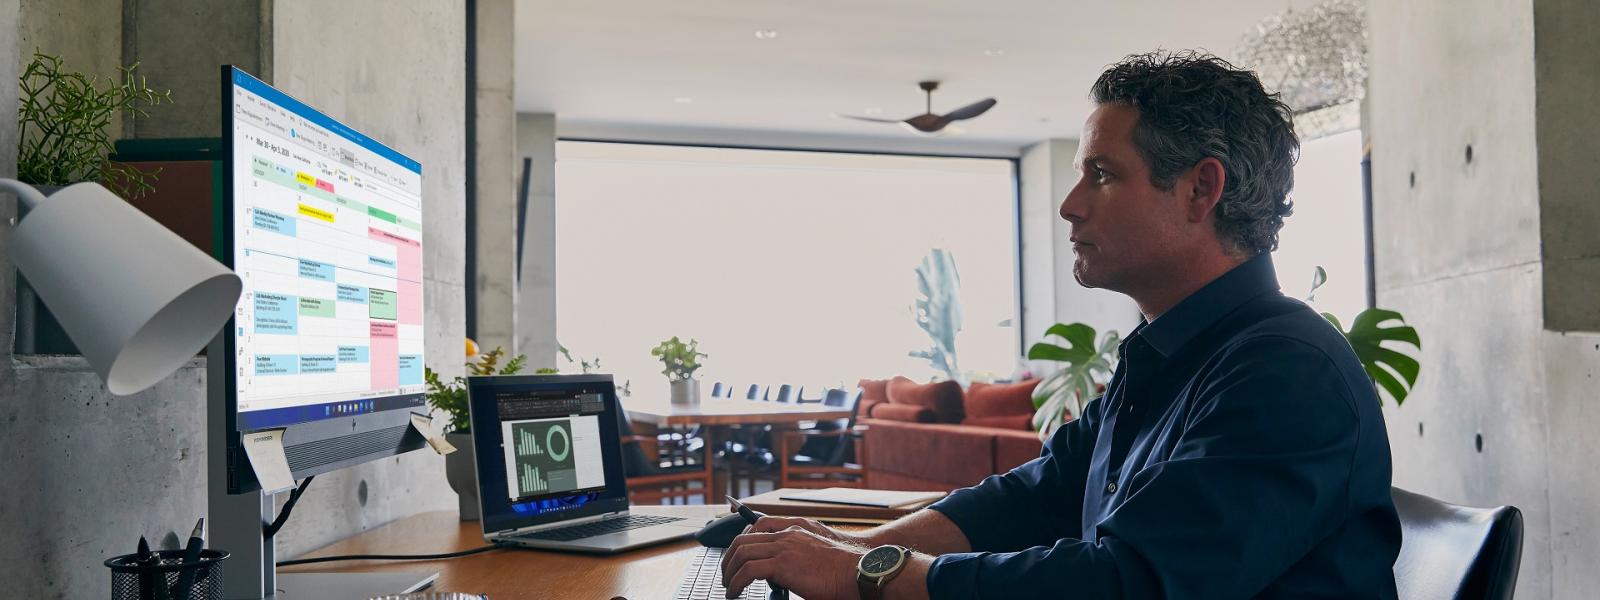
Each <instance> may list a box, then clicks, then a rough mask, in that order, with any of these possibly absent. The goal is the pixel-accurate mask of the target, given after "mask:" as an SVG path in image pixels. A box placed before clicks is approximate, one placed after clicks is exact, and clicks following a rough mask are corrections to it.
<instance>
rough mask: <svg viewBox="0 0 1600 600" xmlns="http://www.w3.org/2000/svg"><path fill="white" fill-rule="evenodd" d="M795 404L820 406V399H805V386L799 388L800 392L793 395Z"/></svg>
mask: <svg viewBox="0 0 1600 600" xmlns="http://www.w3.org/2000/svg"><path fill="white" fill-rule="evenodd" d="M794 401H795V403H796V404H821V403H822V398H807V397H806V386H803V385H802V386H800V391H799V392H798V393H796V394H795V395H794Z"/></svg>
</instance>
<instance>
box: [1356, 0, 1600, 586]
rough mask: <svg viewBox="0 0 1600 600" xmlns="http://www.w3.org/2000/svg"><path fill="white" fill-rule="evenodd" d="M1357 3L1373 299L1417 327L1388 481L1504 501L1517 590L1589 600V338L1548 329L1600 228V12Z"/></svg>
mask: <svg viewBox="0 0 1600 600" xmlns="http://www.w3.org/2000/svg"><path fill="white" fill-rule="evenodd" d="M1368 10H1369V15H1370V16H1369V18H1370V22H1371V28H1372V29H1371V38H1370V39H1371V50H1370V52H1371V54H1370V62H1371V79H1370V81H1369V87H1370V91H1369V105H1368V115H1367V116H1368V122H1367V123H1366V129H1367V130H1368V133H1369V134H1370V137H1371V140H1372V148H1373V150H1372V162H1373V168H1372V175H1373V215H1374V229H1375V231H1374V247H1375V258H1376V263H1377V273H1376V278H1377V286H1378V290H1377V291H1378V304H1379V305H1380V306H1384V307H1390V308H1394V309H1397V310H1399V311H1401V312H1402V313H1404V314H1405V315H1406V317H1407V320H1408V321H1410V322H1411V324H1413V325H1415V326H1416V327H1417V328H1418V330H1420V332H1421V335H1422V339H1423V353H1422V357H1421V360H1422V374H1421V377H1420V379H1419V381H1418V382H1417V386H1416V388H1415V390H1414V391H1413V393H1412V395H1411V398H1410V399H1409V400H1408V401H1407V402H1406V404H1405V406H1403V407H1395V406H1389V407H1386V409H1385V410H1386V413H1385V414H1386V418H1387V419H1388V425H1389V435H1390V441H1391V444H1392V445H1393V449H1394V457H1395V484H1396V485H1398V486H1401V487H1405V488H1409V489H1413V490H1416V491H1420V492H1423V493H1427V494H1430V495H1434V496H1437V497H1440V498H1443V499H1446V500H1449V501H1453V502H1458V503H1463V504H1470V505H1476V506H1490V505H1500V504H1513V505H1516V506H1517V507H1519V508H1521V509H1522V510H1523V512H1524V514H1525V519H1526V521H1525V524H1526V528H1527V529H1526V534H1525V537H1524V540H1525V542H1524V552H1523V560H1522V571H1521V577H1520V580H1519V585H1518V596H1519V597H1523V598H1589V597H1593V595H1594V590H1595V589H1596V588H1597V587H1600V571H1597V570H1596V569H1594V568H1593V565H1594V564H1595V563H1596V562H1597V561H1600V515H1597V514H1596V511H1595V507H1596V501H1595V498H1596V497H1600V479H1597V478H1596V476H1595V472H1594V469H1593V466H1592V465H1593V463H1594V460H1595V459H1596V458H1600V436H1596V435H1595V434H1594V432H1595V431H1596V430H1597V428H1600V410H1597V409H1595V408H1594V407H1593V403H1594V399H1595V398H1594V392H1593V390H1594V380H1595V375H1596V372H1597V371H1600V336H1595V335H1593V334H1585V333H1577V332H1572V331H1568V332H1563V331H1552V330H1564V329H1583V328H1584V327H1583V326H1582V323H1583V319H1585V318H1587V316H1592V315H1593V314H1595V311H1594V295H1593V292H1594V290H1595V288H1594V281H1595V280H1594V278H1593V273H1592V272H1590V274H1589V275H1588V276H1587V279H1586V280H1585V279H1584V277H1583V276H1582V273H1583V271H1581V270H1574V269H1586V268H1588V266H1587V264H1588V263H1591V262H1593V258H1592V256H1593V250H1592V248H1591V249H1588V250H1585V249H1584V248H1588V247H1590V246H1592V245H1593V240H1594V239H1596V238H1595V235H1594V232H1595V231H1596V229H1597V228H1600V213H1597V212H1596V211H1595V210H1594V203H1593V200H1592V196H1593V190H1594V189H1595V187H1596V186H1595V183H1596V181H1595V177H1596V175H1595V173H1596V172H1597V171H1596V169H1595V168H1594V166H1595V165H1594V163H1595V161H1596V159H1595V156H1596V155H1595V152H1594V145H1595V144H1596V142H1595V135H1594V134H1595V133H1596V128H1597V127H1600V125H1597V123H1600V121H1597V120H1596V119H1595V118H1594V116H1593V112H1592V104H1593V98H1594V90H1595V89H1596V86H1600V83H1597V82H1600V79H1597V78H1596V75H1595V73H1596V69H1595V67H1596V60H1597V59H1596V54H1595V52H1596V49H1595V41H1594V37H1593V35H1592V32H1591V31H1592V27H1593V25H1594V24H1595V22H1596V18H1597V16H1600V15H1597V9H1596V8H1595V7H1594V6H1593V5H1592V3H1585V2H1574V1H1555V0H1470V1H1459V0H1418V1H1413V2H1403V3H1402V2H1383V1H1377V0H1374V1H1372V2H1369V3H1368ZM1574 135H1577V136H1580V137H1584V138H1585V139H1578V138H1575V137H1574ZM1469 146H1470V148H1471V155H1470V160H1469V158H1468V156H1469V155H1468V153H1467V149H1468V147H1469ZM1541 221H1542V223H1541ZM1584 253H1588V256H1589V258H1584ZM1574 275H1578V276H1577V277H1574ZM1590 330H1593V329H1592V328H1590ZM1480 439H1481V447H1480V445H1479V443H1480Z"/></svg>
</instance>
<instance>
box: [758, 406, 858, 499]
mask: <svg viewBox="0 0 1600 600" xmlns="http://www.w3.org/2000/svg"><path fill="white" fill-rule="evenodd" d="M861 391H862V390H861V389H860V388H856V391H855V392H852V393H849V394H846V395H845V396H844V399H843V400H842V402H843V403H844V404H843V405H841V407H847V408H848V409H849V410H850V418H848V419H845V420H844V423H842V424H839V425H836V426H834V427H826V428H824V427H820V426H819V427H816V428H812V429H802V430H799V431H785V432H783V435H781V436H779V437H778V450H777V456H778V484H777V485H778V486H779V487H786V488H828V487H867V471H866V468H865V467H863V466H862V465H864V464H866V460H865V459H864V457H863V456H862V453H863V452H864V451H865V447H864V446H863V445H862V444H861V442H860V440H861V435H862V434H863V433H864V432H865V431H866V426H865V425H862V426H857V425H856V413H857V409H858V408H859V407H860V406H861ZM823 423H828V421H823ZM819 425H820V423H819ZM829 442H831V443H829ZM791 453H792V454H791Z"/></svg>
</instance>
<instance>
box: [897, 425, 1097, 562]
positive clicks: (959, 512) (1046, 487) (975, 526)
mask: <svg viewBox="0 0 1600 600" xmlns="http://www.w3.org/2000/svg"><path fill="white" fill-rule="evenodd" d="M1101 402H1102V401H1101V400H1100V399H1095V400H1092V401H1090V402H1089V404H1088V406H1085V407H1084V411H1083V414H1084V418H1080V419H1073V420H1072V421H1070V422H1068V423H1067V424H1065V425H1062V426H1061V427H1060V428H1059V429H1057V430H1056V432H1055V434H1053V435H1051V436H1050V442H1049V443H1047V444H1045V445H1044V450H1043V452H1042V453H1041V454H1040V456H1039V458H1036V459H1033V460H1031V461H1028V462H1026V463H1023V464H1022V465H1021V466H1018V467H1017V468H1015V469H1012V470H1011V471H1009V472H1007V473H1004V474H1000V475H990V476H989V477H986V478H984V480H983V481H982V482H980V483H979V484H978V485H975V486H973V487H969V488H962V489H959V490H956V491H954V492H952V493H951V494H950V495H949V496H946V497H945V498H944V499H943V500H940V501H938V502H935V503H934V504H932V505H931V506H929V507H928V508H931V509H933V510H936V511H939V512H940V513H942V514H944V516H946V517H948V518H949V519H950V520H951V521H953V522H955V524H956V527H959V528H960V529H961V533H963V534H965V535H966V536H967V542H968V543H970V544H971V545H972V549H973V550H975V551H980V552H981V551H993V550H1004V549H1015V548H1026V547H1028V546H1035V545H1038V544H1047V543H1050V541H1051V540H1053V539H1056V538H1057V537H1059V533H1058V532H1062V531H1080V530H1082V528H1083V527H1082V524H1081V522H1082V520H1083V519H1082V514H1081V512H1082V511H1080V510H1075V509H1069V508H1068V507H1074V506H1077V507H1081V506H1083V486H1084V477H1085V476H1086V474H1087V473H1088V469H1089V459H1090V457H1091V455H1092V454H1093V452H1094V440H1095V436H1096V435H1097V434H1098V431H1099V422H1100V414H1101V412H1100V411H1101Z"/></svg>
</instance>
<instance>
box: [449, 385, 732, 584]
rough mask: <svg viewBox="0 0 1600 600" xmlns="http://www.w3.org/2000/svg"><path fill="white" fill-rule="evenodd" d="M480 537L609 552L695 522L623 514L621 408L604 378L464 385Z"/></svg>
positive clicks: (688, 532)
mask: <svg viewBox="0 0 1600 600" xmlns="http://www.w3.org/2000/svg"><path fill="white" fill-rule="evenodd" d="M467 404H468V409H469V411H470V413H471V418H472V434H473V435H472V450H473V455H474V456H473V458H474V460H475V462H476V464H477V472H478V502H479V506H480V507H481V508H482V512H481V514H482V521H481V522H482V524H483V539H485V540H487V541H489V542H492V543H496V544H507V545H514V546H522V547H527V548H542V549H548V550H572V551H578V552H593V553H612V552H621V551H623V550H629V549H633V548H639V547H641V546H649V545H652V544H660V543H663V542H668V541H672V540H679V539H683V538H687V537H690V536H693V535H694V534H695V532H697V531H699V530H700V527H701V526H702V525H704V523H700V522H696V521H693V520H690V519H684V518H681V517H670V516H658V515H638V514H630V513H629V511H628V484H627V478H626V477H625V475H624V472H623V467H622V436H621V431H622V418H623V417H622V412H621V411H622V407H621V405H620V403H619V402H618V401H617V391H616V386H615V385H614V384H613V383H612V379H611V376H610V375H500V376H481V377H468V378H467Z"/></svg>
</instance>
